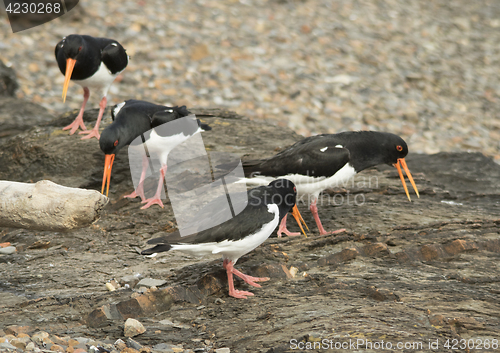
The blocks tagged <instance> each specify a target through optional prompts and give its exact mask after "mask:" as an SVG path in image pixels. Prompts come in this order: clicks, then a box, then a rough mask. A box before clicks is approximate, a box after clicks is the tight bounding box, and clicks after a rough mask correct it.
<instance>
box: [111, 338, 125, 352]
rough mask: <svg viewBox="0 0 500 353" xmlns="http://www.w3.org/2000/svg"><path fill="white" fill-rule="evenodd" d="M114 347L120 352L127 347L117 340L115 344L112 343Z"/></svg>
mask: <svg viewBox="0 0 500 353" xmlns="http://www.w3.org/2000/svg"><path fill="white" fill-rule="evenodd" d="M114 345H115V347H116V348H118V349H119V350H120V351H122V350H124V349H125V348H127V345H126V344H125V341H123V340H122V339H117V340H116V342H115V343H114Z"/></svg>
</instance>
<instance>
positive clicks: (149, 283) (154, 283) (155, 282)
mask: <svg viewBox="0 0 500 353" xmlns="http://www.w3.org/2000/svg"><path fill="white" fill-rule="evenodd" d="M165 283H167V281H164V280H162V279H153V278H143V279H141V280H140V281H139V283H137V285H136V286H137V287H139V288H140V287H147V288H150V287H161V286H163V285H164V284H165Z"/></svg>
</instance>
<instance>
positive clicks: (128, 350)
mask: <svg viewBox="0 0 500 353" xmlns="http://www.w3.org/2000/svg"><path fill="white" fill-rule="evenodd" d="M121 353H139V351H138V350H137V349H134V348H130V347H127V348H125V349H124V350H123V351H121Z"/></svg>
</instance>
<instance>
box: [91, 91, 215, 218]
mask: <svg viewBox="0 0 500 353" xmlns="http://www.w3.org/2000/svg"><path fill="white" fill-rule="evenodd" d="M190 114H191V113H190V112H189V111H188V110H187V109H186V106H182V107H166V106H163V105H158V104H154V103H149V102H146V101H140V100H134V99H129V100H127V101H125V102H122V103H120V104H117V105H116V106H114V107H113V110H112V112H111V117H112V118H113V123H112V124H111V125H109V126H108V127H106V129H104V131H103V132H102V134H101V138H100V139H99V146H100V147H101V150H102V151H103V152H104V154H105V155H106V156H105V164H104V174H103V178H102V189H101V193H104V187H105V186H106V183H107V189H106V196H107V195H108V193H109V184H110V178H111V168H112V166H113V161H114V159H115V155H116V153H117V152H118V151H119V150H120V149H121V148H123V147H125V146H128V145H130V144H131V143H132V142H133V141H134V140H135V139H136V138H137V137H139V136H141V135H142V136H143V140H142V141H143V143H145V144H146V145H147V148H148V151H149V153H155V154H157V155H159V157H160V161H161V163H162V168H161V169H160V180H159V182H158V188H157V191H156V194H155V195H154V196H153V197H152V198H150V199H146V197H145V196H144V185H143V183H144V179H145V176H146V170H147V167H148V159H147V158H146V157H145V158H144V159H143V165H142V173H141V178H140V181H139V185H138V187H137V189H136V190H135V191H134V192H132V193H131V194H130V195H126V196H125V197H130V198H135V197H137V196H140V197H141V200H142V202H143V203H146V205H144V206H143V207H141V208H142V209H146V208H148V207H150V206H151V205H153V204H158V205H160V206H161V207H163V203H162V201H161V199H160V195H161V191H162V187H163V179H164V176H165V172H166V165H167V156H168V153H169V152H170V151H171V150H172V149H173V148H174V147H175V146H177V145H178V144H180V143H182V142H184V141H185V140H187V139H188V138H190V137H192V136H193V135H195V134H197V133H199V132H201V131H208V130H211V127H210V126H208V125H206V124H202V123H201V122H200V121H199V120H198V119H196V118H195V116H194V115H192V118H193V119H195V122H194V123H193V124H190V125H188V126H187V130H184V131H170V130H169V125H168V124H166V123H168V122H172V121H173V120H176V119H179V118H183V117H188V116H189V115H190ZM164 124H166V125H164Z"/></svg>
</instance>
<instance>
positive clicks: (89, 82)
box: [55, 34, 128, 140]
mask: <svg viewBox="0 0 500 353" xmlns="http://www.w3.org/2000/svg"><path fill="white" fill-rule="evenodd" d="M55 54H56V60H57V64H58V65H59V70H61V73H62V74H63V75H64V76H65V77H64V87H63V93H62V97H63V100H64V101H66V93H67V91H68V85H69V81H70V80H72V81H73V82H75V83H77V84H79V85H80V86H82V87H83V103H82V107H81V108H80V112H79V113H78V116H77V117H76V119H75V121H73V123H71V124H70V125H68V126H66V127H65V128H63V130H68V129H71V131H70V135H73V134H74V133H75V131H76V130H77V129H78V127H81V129H82V130H84V131H81V132H80V134H88V135H87V136H85V137H83V138H82V140H83V139H89V138H92V137H94V136H95V137H96V138H98V139H99V123H100V122H101V119H102V116H103V114H104V109H105V108H106V104H107V98H106V95H107V93H108V90H109V87H110V86H111V84H112V83H113V81H114V80H115V78H116V77H117V76H118V74H119V73H120V72H122V71H123V70H124V69H125V68H126V67H127V64H128V55H127V53H126V52H125V49H123V47H122V46H121V44H120V43H118V42H117V41H116V40H113V39H108V38H94V37H91V36H86V35H78V34H72V35H69V36H67V37H64V38H63V39H62V40H61V41H60V42H59V43H57V45H56V50H55ZM89 89H92V90H97V91H98V92H100V94H101V96H102V99H101V102H100V103H99V115H98V117H97V122H96V124H95V126H94V128H93V129H92V130H90V131H88V130H87V128H86V127H85V124H84V123H83V112H84V110H85V105H86V104H87V101H88V99H89V97H90V91H89Z"/></svg>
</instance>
